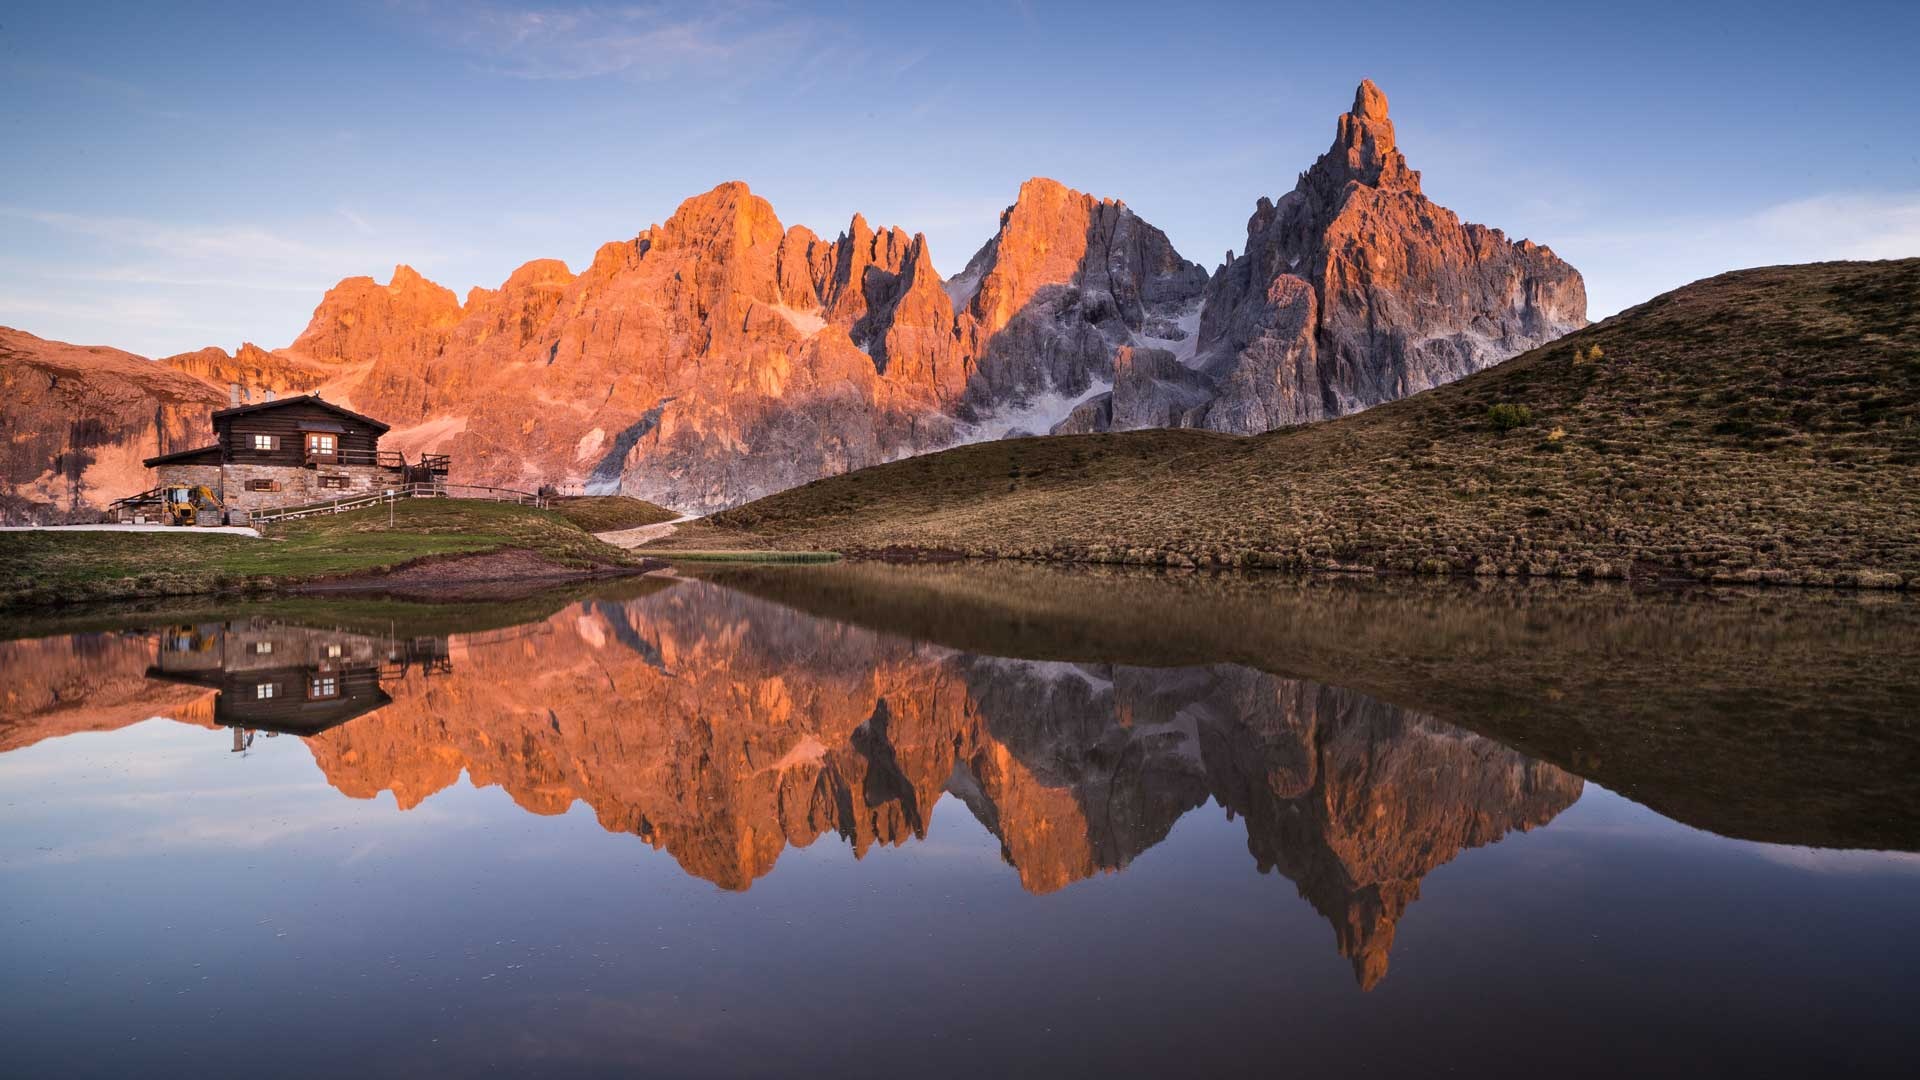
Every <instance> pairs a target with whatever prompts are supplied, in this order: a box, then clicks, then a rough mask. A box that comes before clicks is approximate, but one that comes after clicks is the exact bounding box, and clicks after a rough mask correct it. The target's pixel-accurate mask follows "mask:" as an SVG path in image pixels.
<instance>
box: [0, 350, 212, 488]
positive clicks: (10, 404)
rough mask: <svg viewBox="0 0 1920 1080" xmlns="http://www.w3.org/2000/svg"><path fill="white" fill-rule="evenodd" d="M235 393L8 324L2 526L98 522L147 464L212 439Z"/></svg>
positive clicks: (0, 425) (1, 426)
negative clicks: (216, 417) (216, 416)
mask: <svg viewBox="0 0 1920 1080" xmlns="http://www.w3.org/2000/svg"><path fill="white" fill-rule="evenodd" d="M226 401H227V395H226V394H225V393H224V392H223V391H220V390H217V389H215V388H214V387H213V386H211V385H209V384H207V383H205V382H202V381H200V380H199V379H196V378H193V377H192V376H190V375H188V374H186V373H184V372H180V371H175V370H173V369H171V368H167V367H163V366H161V365H159V364H155V363H154V362H153V361H151V360H147V359H145V358H144V357H139V356H135V355H134V354H132V353H127V352H121V351H120V350H118V349H109V348H105V347H102V346H84V345H68V344H65V343H63V342H58V341H47V340H45V339H42V338H37V337H34V336H33V335H32V334H29V333H25V332H23V331H20V330H13V329H9V328H6V327H0V432H4V434H5V437H4V438H0V521H3V522H5V523H8V524H19V523H24V522H32V521H38V522H57V521H67V520H87V519H91V518H92V517H93V516H94V515H95V513H96V512H97V511H98V509H99V508H100V507H102V506H105V505H106V504H107V503H109V502H111V501H112V500H114V499H117V498H119V497H121V496H123V495H131V494H133V493H134V492H137V491H142V490H144V489H146V488H147V487H148V486H149V481H148V470H147V468H146V466H145V465H143V464H142V463H141V462H142V460H143V459H145V458H148V457H151V456H153V455H155V454H167V453H172V452H173V451H175V450H188V449H191V448H193V447H195V446H198V445H202V444H203V443H205V442H207V441H209V439H210V435H211V432H212V428H211V426H210V424H209V420H208V417H210V416H211V415H212V413H213V411H214V410H215V409H218V408H221V407H222V406H224V405H225V404H226Z"/></svg>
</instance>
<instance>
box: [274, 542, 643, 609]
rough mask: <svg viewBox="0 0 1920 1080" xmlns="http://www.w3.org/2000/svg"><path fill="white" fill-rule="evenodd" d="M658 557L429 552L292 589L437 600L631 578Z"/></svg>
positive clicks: (520, 550) (518, 551) (513, 550)
mask: <svg viewBox="0 0 1920 1080" xmlns="http://www.w3.org/2000/svg"><path fill="white" fill-rule="evenodd" d="M666 566H667V564H666V563H664V562H662V561H660V560H658V559H645V560H642V561H641V562H640V563H638V564H636V565H616V564H602V565H597V566H569V565H567V564H565V563H561V562H556V561H554V560H552V559H549V558H547V557H545V556H543V555H540V554H539V553H537V552H533V551H528V550H526V549H524V548H508V549H506V550H503V551H489V552H485V553H483V554H477V555H435V556H429V557H427V558H424V559H415V560H413V561H412V562H408V563H402V564H401V565H399V566H395V567H392V568H390V569H381V570H368V571H363V572H361V573H356V574H343V575H339V576H335V577H327V578H320V579H317V580H314V581H306V582H301V583H299V584H296V585H293V586H291V587H289V588H288V589H287V590H286V591H289V592H296V593H342V592H380V593H387V594H391V595H394V596H404V597H420V598H428V599H443V600H478V599H488V598H493V597H500V598H506V597H512V596H519V595H524V594H525V593H527V592H529V591H531V590H536V589H543V588H546V587H548V586H552V585H557V584H564V583H567V582H573V581H589V580H595V579H601V578H622V577H636V576H639V575H642V574H646V573H648V572H650V571H654V570H660V569H665V568H666Z"/></svg>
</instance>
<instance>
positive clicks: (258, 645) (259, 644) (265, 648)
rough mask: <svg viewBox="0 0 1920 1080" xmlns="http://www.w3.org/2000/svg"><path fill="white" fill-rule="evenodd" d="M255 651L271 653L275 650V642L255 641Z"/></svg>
mask: <svg viewBox="0 0 1920 1080" xmlns="http://www.w3.org/2000/svg"><path fill="white" fill-rule="evenodd" d="M253 651H254V652H256V653H270V652H272V651H273V642H271V641H256V642H254V643H253Z"/></svg>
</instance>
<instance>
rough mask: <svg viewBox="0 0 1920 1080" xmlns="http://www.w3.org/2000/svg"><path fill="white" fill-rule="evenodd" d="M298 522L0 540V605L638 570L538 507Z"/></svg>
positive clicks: (428, 503) (434, 507)
mask: <svg viewBox="0 0 1920 1080" xmlns="http://www.w3.org/2000/svg"><path fill="white" fill-rule="evenodd" d="M387 520H388V519H387V508H386V507H384V506H379V507H370V508H368V509H364V510H355V511H352V512H349V513H345V514H330V515H326V516H324V517H313V518H305V519H302V520H297V521H290V522H287V523H286V524H284V525H279V526H275V527H274V528H273V529H272V531H271V533H270V534H269V537H268V538H267V539H260V540H256V539H253V538H250V537H244V536H232V535H218V534H213V535H209V534H199V535H189V534H187V531H186V530H178V531H167V532H67V531H61V530H53V529H48V530H37V531H29V532H5V533H0V608H7V607H19V606H47V605H55V604H68V603H75V602H80V601H94V600H118V599H128V598H135V597H156V596H190V595H197V594H201V593H215V592H264V591H273V590H276V589H284V588H287V587H289V586H298V585H305V584H311V583H314V582H317V581H321V580H327V579H335V578H346V577H352V576H355V575H369V574H378V573H384V572H390V571H393V570H395V569H397V568H400V567H405V566H409V565H418V564H420V563H421V562H422V561H423V560H432V559H446V560H450V559H455V558H459V557H462V556H476V555H493V554H496V553H500V552H524V553H526V554H527V556H528V557H527V558H526V559H524V560H522V561H521V562H520V565H519V569H522V570H535V569H543V570H544V571H551V572H553V573H556V574H557V573H565V572H569V571H577V572H583V573H586V572H602V571H609V570H618V569H624V568H632V567H638V566H641V565H643V564H644V562H645V560H643V559H641V558H639V557H637V556H634V555H631V554H629V553H627V552H625V551H622V550H621V549H619V548H616V547H614V546H612V545H611V544H606V543H603V542H601V541H599V540H596V539H595V538H594V537H593V536H592V534H590V533H588V532H586V531H585V530H583V529H581V528H580V527H579V526H578V525H575V524H573V523H572V522H570V521H568V520H567V519H566V518H564V517H562V516H561V515H560V514H557V513H555V512H553V511H549V510H535V509H532V508H530V507H525V506H519V505H516V504H513V503H499V502H482V501H476V500H466V499H420V500H410V501H406V502H401V503H397V504H395V505H394V507H393V524H392V525H391V526H389V525H388V523H387Z"/></svg>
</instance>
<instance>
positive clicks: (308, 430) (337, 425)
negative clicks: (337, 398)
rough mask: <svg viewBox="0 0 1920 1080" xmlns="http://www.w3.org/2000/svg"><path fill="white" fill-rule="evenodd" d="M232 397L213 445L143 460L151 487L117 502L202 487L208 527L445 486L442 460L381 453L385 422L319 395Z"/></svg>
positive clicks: (133, 503)
mask: <svg viewBox="0 0 1920 1080" xmlns="http://www.w3.org/2000/svg"><path fill="white" fill-rule="evenodd" d="M235 398H236V404H234V405H233V406H232V407H231V408H226V409H221V410H220V411H219V412H216V413H214V414H213V432H214V441H213V442H212V443H211V444H209V445H207V446H201V447H197V448H195V449H192V450H181V451H178V452H176V453H172V454H161V455H160V456H158V457H151V458H147V459H146V462H145V464H146V466H147V467H148V468H150V469H153V470H155V472H156V474H157V476H156V478H157V480H158V484H157V486H156V487H155V488H154V490H153V491H150V492H145V493H143V494H142V495H139V496H134V497H133V498H131V499H128V500H123V503H126V504H127V507H131V508H137V507H139V506H141V505H144V504H145V503H146V502H148V501H155V502H157V501H158V499H159V497H160V493H163V492H165V491H166V490H168V489H170V488H177V487H180V486H185V487H188V488H193V489H198V488H205V489H206V490H207V491H208V492H211V493H212V495H213V496H214V497H215V498H216V499H217V500H218V501H219V505H220V507H221V509H222V513H220V514H218V515H212V516H210V517H209V518H208V520H209V522H211V521H214V520H220V519H224V520H227V521H230V522H232V523H235V524H239V523H244V521H245V520H246V518H247V517H248V516H250V515H251V514H252V513H253V512H255V511H259V510H269V509H280V508H284V507H290V506H302V505H306V504H309V503H317V502H324V501H326V500H329V499H340V498H349V497H352V496H354V495H370V494H375V493H378V492H380V491H383V490H391V489H394V488H397V487H401V486H405V485H415V484H429V485H440V484H444V483H445V481H446V475H447V469H448V466H449V465H450V460H449V459H448V458H447V457H446V455H444V454H432V455H425V456H423V457H421V458H420V460H418V461H416V462H408V461H407V460H406V459H405V458H404V457H403V456H402V455H401V454H400V453H399V452H398V451H395V450H382V449H381V448H380V437H381V436H382V435H385V434H386V433H387V431H388V430H389V429H388V426H387V425H386V424H383V423H381V422H380V421H378V420H375V419H374V418H373V417H371V416H363V415H361V414H360V413H357V412H354V411H353V410H351V409H347V408H344V407H342V406H339V405H335V404H333V403H332V402H330V401H325V400H323V399H321V397H320V396H319V395H318V394H308V395H303V396H300V397H290V398H279V399H269V400H267V401H259V402H254V403H252V404H244V405H243V404H238V403H237V398H238V393H237V392H236V394H235ZM124 509H126V508H123V510H124Z"/></svg>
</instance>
